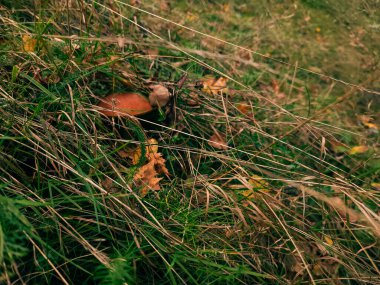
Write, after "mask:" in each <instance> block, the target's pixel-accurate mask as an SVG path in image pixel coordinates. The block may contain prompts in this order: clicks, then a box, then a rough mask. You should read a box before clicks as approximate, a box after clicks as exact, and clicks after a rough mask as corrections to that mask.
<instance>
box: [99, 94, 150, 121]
mask: <svg viewBox="0 0 380 285" xmlns="http://www.w3.org/2000/svg"><path fill="white" fill-rule="evenodd" d="M98 106H99V107H101V108H102V109H101V110H99V112H101V113H102V114H104V115H106V116H108V117H117V116H127V115H133V116H138V115H142V114H145V113H148V112H150V111H152V106H151V105H150V103H149V100H148V99H147V98H146V97H144V96H143V95H140V94H138V93H115V94H111V95H109V96H107V97H105V98H104V99H102V100H101V102H100V103H99V104H98Z"/></svg>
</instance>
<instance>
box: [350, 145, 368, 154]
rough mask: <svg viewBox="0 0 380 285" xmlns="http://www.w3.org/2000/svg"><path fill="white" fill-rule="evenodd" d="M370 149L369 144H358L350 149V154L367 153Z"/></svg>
mask: <svg viewBox="0 0 380 285" xmlns="http://www.w3.org/2000/svg"><path fill="white" fill-rule="evenodd" d="M368 149H369V147H368V146H366V145H358V146H354V147H353V148H351V149H350V150H349V151H348V154H351V155H353V154H361V153H365V152H367V151H368Z"/></svg>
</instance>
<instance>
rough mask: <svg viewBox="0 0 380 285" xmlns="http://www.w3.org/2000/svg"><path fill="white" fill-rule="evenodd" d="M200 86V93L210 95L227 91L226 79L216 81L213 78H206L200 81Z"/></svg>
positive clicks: (220, 78)
mask: <svg viewBox="0 0 380 285" xmlns="http://www.w3.org/2000/svg"><path fill="white" fill-rule="evenodd" d="M202 85H203V88H202V91H204V92H206V93H208V94H210V95H218V94H222V93H226V92H227V91H228V88H227V79H226V78H223V77H219V79H217V80H216V79H215V77H212V76H207V77H205V78H204V79H203V80H202Z"/></svg>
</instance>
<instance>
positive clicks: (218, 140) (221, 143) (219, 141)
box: [208, 132, 228, 150]
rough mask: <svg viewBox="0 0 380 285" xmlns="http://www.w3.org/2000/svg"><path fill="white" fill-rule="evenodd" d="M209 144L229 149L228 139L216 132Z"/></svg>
mask: <svg viewBox="0 0 380 285" xmlns="http://www.w3.org/2000/svg"><path fill="white" fill-rule="evenodd" d="M208 144H209V145H210V146H212V147H215V148H217V149H223V150H226V149H228V146H227V143H226V141H225V140H224V139H223V138H222V136H221V135H220V134H219V133H217V132H215V133H214V134H213V135H212V136H211V137H210V138H209V141H208Z"/></svg>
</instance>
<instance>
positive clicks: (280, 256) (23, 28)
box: [0, 1, 380, 284]
mask: <svg viewBox="0 0 380 285" xmlns="http://www.w3.org/2000/svg"><path fill="white" fill-rule="evenodd" d="M304 2H308V1H304ZM149 3H150V2H149ZM149 3H148V4H146V3H145V4H136V5H129V4H127V3H123V2H121V1H112V2H111V1H104V2H100V1H91V2H89V1H71V2H61V1H52V2H51V3H50V2H49V3H42V4H41V3H34V4H35V5H30V6H28V5H26V6H25V7H22V8H21V7H19V8H17V7H16V8H15V10H14V11H13V12H11V10H10V9H9V8H6V7H8V5H11V4H9V3H6V4H5V5H6V6H5V7H3V8H2V9H1V10H0V13H1V14H0V23H1V29H2V30H3V32H2V33H1V35H2V38H0V64H1V65H2V68H3V71H2V72H1V75H0V76H1V77H0V78H1V85H0V108H1V115H0V134H1V135H0V160H1V164H0V171H1V173H2V174H1V175H0V191H1V192H0V204H1V205H0V206H1V207H0V261H1V265H0V266H1V267H0V280H1V281H0V282H4V283H9V284H12V283H16V284H17V283H24V284H29V283H31V284H33V283H36V284H43V283H49V284H50V283H63V284H76V283H79V282H80V283H88V284H93V283H104V284H125V283H127V284H134V283H147V284H153V283H160V284H161V283H163V284H166V283H170V284H178V283H185V284H188V283H190V284H192V283H194V284H198V283H202V284H203V283H217V284H219V283H220V284H226V283H231V284H236V283H242V284H252V283H261V284H262V283H268V284H273V283H275V284H285V283H286V284H287V283H305V284H310V283H312V284H325V283H334V284H346V283H347V284H357V283H360V284H362V283H363V284H378V281H377V277H378V276H379V273H380V272H379V268H378V267H379V260H378V256H379V250H378V240H379V239H378V238H379V236H380V218H379V215H378V210H379V208H378V206H379V194H378V189H376V188H374V186H371V183H374V182H378V181H376V177H377V175H378V173H379V165H378V164H379V158H378V142H379V137H378V132H376V130H374V129H370V128H365V127H364V126H363V125H360V120H359V119H356V117H355V116H354V115H353V113H350V112H352V110H351V108H352V107H353V105H355V104H356V105H355V106H356V107H357V109H356V110H357V112H362V113H361V114H363V113H364V112H365V115H367V116H369V117H371V116H372V118H376V116H378V114H376V113H374V111H373V110H374V109H373V108H372V107H371V106H373V105H371V106H369V108H367V109H364V107H362V106H361V105H360V104H361V103H360V102H361V101H360V100H357V99H355V98H357V96H358V94H361V93H363V92H364V93H367V94H372V95H371V96H378V95H379V92H378V91H376V90H374V89H375V88H376V85H375V84H374V76H375V74H376V73H373V75H370V76H367V77H366V79H365V80H364V81H363V82H364V83H360V84H359V83H358V82H355V81H347V80H342V79H341V78H340V77H337V76H335V75H334V74H332V73H325V71H324V70H322V71H321V70H317V71H316V70H315V69H310V68H306V67H305V65H303V64H301V63H302V62H301V63H288V62H289V61H288V59H289V58H282V57H276V55H266V54H265V53H264V52H256V51H254V50H253V49H252V48H251V47H244V46H243V45H241V44H240V43H239V42H238V41H232V40H222V39H221V38H219V37H215V36H213V33H212V32H208V31H207V29H206V28H207V27H205V29H206V30H203V28H202V27H199V28H196V27H194V26H191V25H189V24H187V22H186V21H185V22H183V21H173V20H169V19H173V18H178V19H182V18H181V17H180V15H182V14H181V11H182V10H181V9H183V5H184V4H183V3H190V2H180V3H178V5H177V4H173V5H172V8H170V7H169V6H168V7H166V6H160V7H161V8H160V9H161V10H160V11H157V10H155V8H154V7H157V6H150V4H149ZM152 3H153V2H152ZM155 3H158V2H155ZM160 3H161V4H160V5H164V4H162V3H164V1H161V2H160ZM226 3H227V2H226ZM226 3H225V4H226ZM229 3H230V4H229V5H230V7H231V5H233V3H235V2H233V1H231V2H229ZM231 3H232V4H231ZM362 3H364V2H362ZM366 3H367V2H366ZM16 4H17V3H16ZM235 4H236V7H241V5H242V4H239V1H236V3H235ZM367 4H368V3H367ZM144 5H145V6H144ZM194 5H195V4H194ZM239 5H240V6H239ZM286 5H287V4H286ZM368 5H370V4H368ZM374 5H375V4H374ZM248 6H249V5H248ZM196 7H198V8H199V9H203V7H220V9H221V10H220V11H224V10H223V9H225V10H226V11H224V13H227V14H228V15H234V16H231V18H227V17H226V21H230V22H229V24H230V25H234V24H236V23H235V22H233V21H235V20H236V15H238V12H237V11H236V10H232V11H231V10H228V9H227V8H223V7H227V6H220V5H219V4H212V3H211V4H209V6H204V4H199V6H196ZM196 7H195V6H194V7H193V8H194V9H195V8H196ZM370 7H372V6H370ZM62 9H63V11H64V12H63V13H62V12H61V10H62ZM229 9H231V8H229ZM236 9H237V8H236ZM239 9H240V8H239ZM244 9H248V11H249V9H250V8H249V7H248V8H244ZM305 9H306V8H305ZM370 10H371V9H369V8H368V11H370ZM147 11H153V12H152V13H146V12H147ZM218 11H219V10H218ZM305 11H306V10H305ZM310 11H312V10H310ZM182 13H183V11H182ZM240 13H242V14H244V13H243V12H241V11H240ZM218 14H219V12H218ZM161 15H162V16H161ZM183 15H185V16H183V17H184V19H187V18H186V17H189V15H186V14H183ZM221 15H223V14H221ZM174 16H175V17H174ZM219 16H220V15H219ZM273 19H275V18H273ZM284 19H285V18H284ZM280 20H281V19H280ZM276 21H279V19H277V20H276ZM190 22H191V21H190ZM222 23H224V22H222ZM268 23H269V24H268V25H273V23H270V22H268ZM199 24H200V23H199ZM220 25H221V26H222V27H224V29H222V28H220V27H218V26H217V27H216V29H217V30H218V29H221V33H223V36H226V34H225V32H228V29H227V28H226V26H223V25H222V24H220ZM263 26H265V25H264V24H263ZM230 33H231V35H232V36H236V34H235V33H234V32H233V30H232V29H231V30H230ZM25 34H28V35H30V36H31V37H32V38H34V39H36V43H37V44H36V47H35V48H34V50H33V52H27V51H25V39H24V42H23V40H22V36H23V35H25ZM280 36H281V35H279V37H280ZM197 37H199V38H197ZM261 40H262V41H263V42H264V43H265V44H269V43H268V40H267V39H266V38H265V37H263V38H261ZM197 42H198V45H197V44H196V43H197ZM274 48H275V49H280V48H281V45H280V46H277V45H274ZM348 51H349V50H347V52H348ZM284 52H286V53H290V52H291V51H290V50H287V49H286V48H285V50H284ZM355 54H356V53H355ZM257 58H259V60H258V59H257ZM330 59H331V60H332V59H333V58H330ZM327 70H329V69H327ZM210 74H211V75H213V76H215V77H219V76H222V77H224V78H227V79H229V81H228V87H229V88H228V91H227V92H226V94H216V95H215V94H214V95H212V94H208V93H207V92H204V91H202V90H201V88H199V86H200V84H199V81H201V80H202V78H203V77H204V76H205V75H210ZM339 74H340V73H338V75H339ZM362 76H364V74H360V76H358V77H357V79H361V78H362ZM343 78H344V77H343ZM151 83H160V84H164V85H165V86H167V87H168V88H169V89H170V91H171V93H172V94H173V99H172V102H171V104H170V106H168V107H167V108H166V109H164V110H161V112H158V111H157V112H155V113H153V114H151V115H148V116H146V117H142V118H134V117H133V118H114V119H108V118H105V117H103V116H101V114H100V113H99V112H98V110H97V108H96V107H95V106H96V104H97V103H98V102H99V100H100V98H102V97H104V96H105V95H107V94H110V93H113V92H118V91H120V90H138V91H139V92H141V93H143V94H147V92H148V88H147V86H148V85H149V84H151ZM195 94H196V95H195ZM374 98H375V97H374ZM191 100H192V101H191ZM194 101H195V102H194ZM189 102H192V103H189ZM370 102H371V101H370ZM372 102H373V101H372ZM350 104H351V105H350ZM242 106H243V107H242ZM337 110H341V112H337ZM364 110H365V111H364ZM375 111H376V109H375ZM356 114H357V113H355V115H356ZM354 117H355V118H354ZM338 119H339V120H341V121H340V122H339V121H338ZM374 122H376V121H374ZM354 124H356V126H355V125H354ZM216 132H217V133H219V134H220V135H219V136H220V139H221V140H224V141H225V142H226V143H227V147H225V148H226V149H218V147H212V146H210V145H209V142H210V137H211V136H212V135H213V134H214V133H216ZM150 137H154V138H156V139H157V140H158V142H159V147H160V152H162V153H163V156H164V158H165V159H166V166H167V168H168V169H169V172H170V176H169V177H166V178H165V179H163V180H162V181H161V186H162V190H160V191H150V193H149V194H148V195H147V196H146V197H144V198H141V197H140V195H139V189H138V186H136V184H134V182H133V177H134V173H135V172H136V170H137V169H138V167H140V166H141V165H136V166H134V165H132V164H131V163H130V162H129V161H128V160H126V159H123V158H121V157H120V156H119V155H118V151H119V150H122V149H125V148H128V147H131V146H134V145H136V144H138V145H141V146H143V145H144V144H146V143H147V138H150ZM359 144H367V145H370V150H369V151H367V152H366V153H363V154H358V155H349V154H348V152H347V149H349V148H350V147H352V146H354V145H359ZM214 146H215V144H214ZM345 146H347V148H346V149H345ZM339 147H340V148H339ZM342 149H343V150H342ZM258 181H259V182H258Z"/></svg>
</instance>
